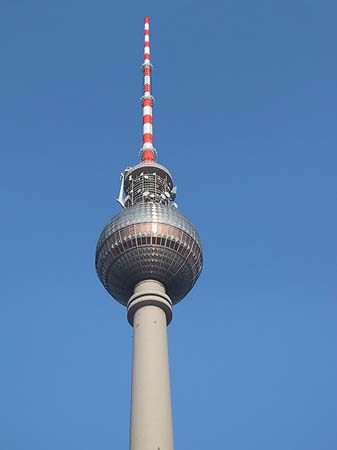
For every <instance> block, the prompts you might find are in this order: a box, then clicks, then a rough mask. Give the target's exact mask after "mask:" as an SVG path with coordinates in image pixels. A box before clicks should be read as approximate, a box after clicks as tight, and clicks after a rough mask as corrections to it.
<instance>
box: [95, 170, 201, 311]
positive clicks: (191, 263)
mask: <svg viewBox="0 0 337 450" xmlns="http://www.w3.org/2000/svg"><path fill="white" fill-rule="evenodd" d="M139 168H141V169H142V173H139V176H138V184H137V169H138V172H139ZM154 170H155V171H156V172H154ZM160 170H163V173H164V171H166V173H168V172H167V169H165V168H164V167H163V166H160V165H159V164H156V163H152V164H139V165H138V166H136V167H135V168H133V169H131V170H129V173H130V172H132V173H133V174H134V173H135V172H136V177H135V178H134V183H133V186H134V185H136V187H137V186H138V185H139V184H140V180H141V179H143V184H144V182H145V180H146V182H145V187H144V188H143V189H142V190H141V191H140V192H137V191H139V189H137V191H136V195H135V197H136V201H137V194H138V197H140V199H142V198H144V195H142V194H144V192H145V193H146V192H151V191H150V189H151V176H152V177H155V178H156V183H155V184H154V185H155V187H156V188H157V191H158V190H159V188H158V185H159V186H161V184H162V183H161V182H160V181H162V177H160V176H158V172H160ZM127 178H128V179H129V180H130V176H129V175H128V176H127ZM144 178H145V180H144ZM139 179H140V180H139ZM169 181H171V180H169ZM125 184H126V183H125ZM166 189H167V190H166V191H165V187H163V189H161V190H162V191H163V192H164V195H163V192H161V193H160V194H156V196H157V197H155V199H156V198H157V200H158V201H146V200H144V201H143V202H139V203H138V202H136V203H135V204H132V205H130V206H128V207H127V208H125V209H124V210H123V211H121V212H120V213H119V214H118V215H117V216H115V217H113V218H112V219H111V220H110V221H109V222H108V224H107V225H106V226H105V228H104V230H103V231H102V233H101V235H100V238H99V240H98V244H97V250H96V270H97V274H98V276H99V278H100V280H101V282H102V283H103V285H104V287H105V288H106V290H107V291H108V292H109V293H110V294H111V295H112V296H113V297H114V298H115V299H116V300H117V301H119V302H120V303H122V304H123V305H127V303H128V300H129V298H130V297H131V295H132V293H133V291H134V287H135V285H136V284H137V283H139V282H140V281H143V280H148V279H152V280H157V281H159V282H161V283H162V284H163V285H164V286H165V289H166V292H167V294H168V295H169V297H170V298H171V300H172V303H173V304H174V303H177V302H178V301H179V300H181V299H182V298H183V297H185V295H186V294H187V293H188V292H189V291H190V290H191V289H192V287H193V286H194V284H195V282H196V280H197V279H198V277H199V275H200V272H201V269H202V251H201V244H200V241H199V237H198V234H197V232H196V230H195V228H194V226H193V225H192V224H191V222H190V221H189V220H187V219H186V217H184V216H183V215H182V214H181V213H180V212H179V211H178V210H177V209H176V208H175V207H174V206H170V205H168V204H167V203H168V202H167V199H166V201H165V200H164V198H163V197H164V196H165V192H168V189H169V187H167V188H166ZM131 190H132V189H131ZM162 195H163V196H162Z"/></svg>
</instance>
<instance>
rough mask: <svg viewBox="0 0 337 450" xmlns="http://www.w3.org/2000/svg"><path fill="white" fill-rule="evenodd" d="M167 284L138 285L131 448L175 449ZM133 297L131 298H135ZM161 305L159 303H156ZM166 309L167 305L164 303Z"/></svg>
mask: <svg viewBox="0 0 337 450" xmlns="http://www.w3.org/2000/svg"><path fill="white" fill-rule="evenodd" d="M163 296H164V297H167V296H166V294H165V288H164V286H163V285H162V284H161V283H159V282H156V281H144V282H142V283H139V284H138V285H137V286H136V288H135V294H134V295H133V296H132V298H134V297H137V299H138V300H137V299H136V302H137V301H139V303H138V309H136V311H135V312H134V313H133V314H132V317H133V359H132V394H131V395H132V399H131V423H130V450H149V449H150V450H152V449H153V450H158V449H160V450H173V432H172V414H171V399H170V375H169V362H168V345H167V318H168V315H167V314H168V313H167V311H165V310H164V309H163V308H162V307H161V306H160V304H161V303H162V302H163V303H166V301H165V300H163ZM132 298H131V299H132ZM157 305H158V306H157ZM165 308H167V306H165Z"/></svg>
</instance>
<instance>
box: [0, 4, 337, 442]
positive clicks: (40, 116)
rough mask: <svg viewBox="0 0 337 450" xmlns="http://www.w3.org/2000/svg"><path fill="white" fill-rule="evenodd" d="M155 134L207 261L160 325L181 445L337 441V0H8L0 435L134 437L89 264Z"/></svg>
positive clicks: (124, 353)
mask: <svg viewBox="0 0 337 450" xmlns="http://www.w3.org/2000/svg"><path fill="white" fill-rule="evenodd" d="M147 14H148V15H150V17H151V43H152V59H153V64H154V66H155V69H154V73H153V94H154V96H155V98H156V106H155V110H154V140H155V146H156V148H157V150H158V161H159V162H161V163H162V164H165V165H167V167H168V168H169V170H170V171H171V172H172V174H173V176H174V180H175V182H176V184H177V185H178V195H177V201H178V203H179V207H180V210H181V211H182V212H183V213H184V214H185V215H186V216H187V217H189V218H190V219H191V220H192V222H193V223H194V224H195V226H196V227H197V229H198V231H199V233H200V236H201V239H202V242H203V247H204V255H205V266H204V271H203V273H202V276H201V278H200V280H199V281H198V283H197V285H196V287H195V288H194V290H193V291H192V292H191V293H190V294H189V295H188V297H187V298H186V299H185V300H184V301H183V302H181V303H180V304H179V305H177V306H176V307H175V310H174V319H173V322H172V324H171V325H170V327H169V339H170V364H171V379H172V401H173V415H174V432H175V448H176V449H192V448H193V449H194V450H205V449H209V448H213V449H215V448H216V449H222V448H228V449H231V450H270V449H273V450H285V449H287V450H317V449H318V448H319V449H320V450H331V449H333V448H336V447H337V434H336V429H335V424H336V419H337V408H336V404H337V403H336V401H337V389H336V376H337V363H336V338H337V329H336V313H337V307H336V287H337V286H336V266H337V256H336V255H337V245H336V228H337V213H336V192H337V191H336V163H337V157H336V144H337V142H336V141H337V138H336V136H337V133H336V112H337V106H336V104H337V84H336V77H337V62H336V39H337V31H336V20H335V18H336V14H337V6H336V3H335V2H333V1H325V0H321V1H320V2H318V1H309V0H307V1H305V0H295V1H289V0H284V1H282V2H278V1H257V2H253V1H248V0H246V1H244V0H241V1H240V0H239V1H227V2H224V1H212V0H210V1H209V2H200V1H198V0H196V1H183V0H181V1H176V0H171V1H170V2H165V3H164V2H158V1H156V2H155V1H148V2H146V4H145V3H144V4H143V3H141V2H128V3H127V2H111V1H103V0H102V1H97V2H93V1H91V2H89V1H85V0H81V1H80V0H59V1H57V2H56V1H55V2H54V1H42V0H34V1H28V0H15V1H14V0H13V1H9V0H3V1H2V8H1V18H0V55H1V75H0V80H1V82H0V99H1V101H0V129H1V133H0V145H1V150H0V157H1V164H0V185H1V212H2V214H1V249H2V251H1V255H0V269H1V274H2V283H1V291H2V295H1V301H0V353H1V359H0V373H1V384H0V398H1V401H0V424H1V425H0V448H1V449H3V450H21V449H25V450H40V449H41V450H59V449H60V448H62V449H69V450H70V449H71V450H74V449H81V450H89V449H90V450H91V449H98V448H99V449H100V450H105V449H106V450H108V449H112V448H113V449H122V448H127V447H128V428H129V403H130V371H131V350H132V328H131V327H130V326H129V325H128V323H127V321H126V311H125V309H124V308H123V307H122V306H121V305H119V304H118V303H116V302H115V301H113V300H112V299H111V298H109V295H108V294H107V293H106V292H105V290H104V289H103V288H102V286H101V285H100V283H99V281H98V279H97V276H96V274H95V269H94V253H95V246H96V241H97V238H98V235H99V233H100V231H101V230H102V228H103V226H104V225H105V223H106V222H107V220H108V219H109V218H110V217H111V216H113V215H115V214H116V213H117V212H118V211H119V206H118V204H117V203H116V201H115V198H116V197H117V195H118V189H119V174H120V172H121V171H122V170H123V169H124V168H125V167H126V166H129V165H133V164H135V163H137V161H138V151H139V148H140V146H141V110H140V104H139V98H140V96H141V87H142V80H141V70H140V65H141V62H142V51H143V28H142V27H143V17H144V15H147Z"/></svg>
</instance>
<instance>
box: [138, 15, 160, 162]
mask: <svg viewBox="0 0 337 450" xmlns="http://www.w3.org/2000/svg"><path fill="white" fill-rule="evenodd" d="M142 68H143V74H144V95H143V97H142V98H141V102H142V108H143V147H142V148H141V150H140V157H141V161H142V162H147V161H149V162H151V161H154V160H155V157H156V149H155V148H154V147H153V130H152V108H153V103H154V98H153V97H152V95H151V72H152V64H151V61H150V18H149V17H148V16H146V17H144V62H143V65H142Z"/></svg>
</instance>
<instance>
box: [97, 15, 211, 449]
mask: <svg viewBox="0 0 337 450" xmlns="http://www.w3.org/2000/svg"><path fill="white" fill-rule="evenodd" d="M149 22H150V21H149V18H148V17H145V19H144V62H143V65H142V69H143V74H144V94H143V97H142V99H141V104H142V110H143V146H142V148H141V150H140V163H138V164H136V165H135V166H133V167H129V168H127V169H126V170H125V171H124V172H123V173H122V174H121V187H120V194H119V198H118V202H119V203H120V204H121V206H122V207H123V210H122V211H121V212H120V213H119V214H117V216H115V217H113V218H112V219H111V220H110V221H109V222H108V224H107V225H106V226H105V228H104V229H103V231H102V233H101V235H100V238H99V240H98V243H97V249H96V270H97V274H98V277H99V279H100V280H101V282H102V283H103V285H104V287H105V289H106V290H107V291H108V292H109V293H110V294H111V295H112V297H114V298H115V299H116V300H117V301H118V302H120V303H121V304H122V305H125V306H126V307H127V318H128V321H129V323H130V325H131V326H133V359H132V399H131V423H130V450H173V433H172V418H171V399H170V377H169V363H168V347H167V325H168V324H169V323H170V322H171V320H172V305H174V304H176V303H178V302H179V301H180V300H182V299H183V298H184V297H185V295H186V294H187V293H188V292H189V291H190V290H191V289H192V287H193V286H194V284H195V282H196V281H197V279H198V277H199V275H200V272H201V269H202V250H201V244H200V241H199V237H198V234H197V232H196V230H195V228H194V227H193V225H192V224H191V222H189V221H188V220H187V219H186V218H185V217H184V216H183V215H182V214H181V213H180V212H179V211H178V209H177V205H176V203H174V200H175V196H176V187H174V185H173V180H172V176H171V174H170V172H169V171H168V170H167V169H166V167H164V166H162V165H160V164H158V163H156V162H155V159H156V150H155V148H154V147H153V133H152V107H153V97H152V94H151V73H152V64H151V62H150V30H149Z"/></svg>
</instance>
